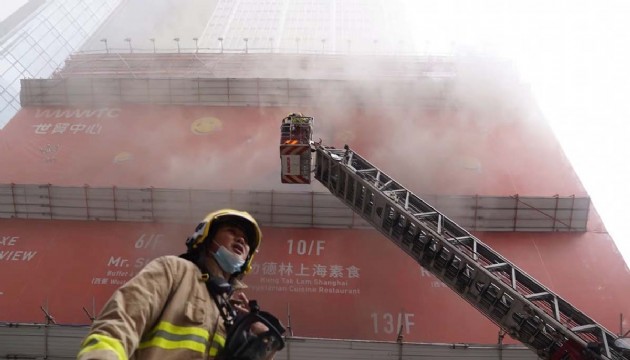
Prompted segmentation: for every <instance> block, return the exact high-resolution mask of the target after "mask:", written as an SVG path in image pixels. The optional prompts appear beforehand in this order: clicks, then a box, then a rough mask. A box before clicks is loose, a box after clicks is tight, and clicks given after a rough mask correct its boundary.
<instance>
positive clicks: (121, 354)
mask: <svg viewBox="0 0 630 360" xmlns="http://www.w3.org/2000/svg"><path fill="white" fill-rule="evenodd" d="M95 350H109V351H112V352H114V353H115V354H116V356H117V357H118V360H127V354H126V353H125V348H124V347H123V345H122V343H121V342H120V341H119V340H117V339H114V338H112V337H109V336H107V335H101V334H92V335H90V336H88V337H87V338H86V339H85V341H83V344H81V351H79V354H78V355H77V356H78V357H80V356H81V355H83V354H86V353H88V352H90V351H95Z"/></svg>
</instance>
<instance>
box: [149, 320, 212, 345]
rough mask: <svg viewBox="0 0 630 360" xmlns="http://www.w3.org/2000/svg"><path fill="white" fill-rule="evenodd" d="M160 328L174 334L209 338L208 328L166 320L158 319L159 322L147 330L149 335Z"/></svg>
mask: <svg viewBox="0 0 630 360" xmlns="http://www.w3.org/2000/svg"><path fill="white" fill-rule="evenodd" d="M160 330H162V331H165V332H167V333H171V334H175V335H194V336H199V337H201V338H203V339H204V340H206V341H207V340H208V339H209V338H210V333H208V330H206V329H204V328H200V327H194V326H177V325H174V324H171V323H169V322H166V321H160V323H158V324H157V325H156V326H155V327H154V328H153V329H151V332H149V336H151V334H152V333H154V332H157V331H160Z"/></svg>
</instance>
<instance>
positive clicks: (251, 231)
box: [186, 209, 262, 274]
mask: <svg viewBox="0 0 630 360" xmlns="http://www.w3.org/2000/svg"><path fill="white" fill-rule="evenodd" d="M225 223H231V224H235V225H237V226H239V227H240V228H241V229H242V230H243V232H244V233H245V237H246V240H247V243H248V245H249V254H247V258H246V259H245V264H243V267H242V268H241V272H242V273H244V274H246V273H248V272H249V271H250V270H251V268H252V267H251V264H252V259H253V258H254V254H255V253H256V251H258V247H259V246H260V240H261V239H262V232H261V231H260V227H258V223H257V222H256V220H255V219H254V218H253V217H252V216H251V215H250V214H249V213H248V212H246V211H239V210H233V209H221V210H217V211H214V212H211V213H209V214H208V215H207V216H206V217H205V218H204V219H203V220H202V221H201V222H200V223H199V225H197V227H196V228H195V232H194V233H193V234H192V235H191V236H190V237H188V239H187V240H186V247H187V248H188V252H189V253H192V252H195V251H197V249H199V247H200V246H201V245H202V244H203V243H204V242H205V241H206V239H208V238H210V239H212V237H214V234H215V233H216V231H217V229H218V225H220V224H225Z"/></svg>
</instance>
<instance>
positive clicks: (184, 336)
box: [139, 321, 225, 356]
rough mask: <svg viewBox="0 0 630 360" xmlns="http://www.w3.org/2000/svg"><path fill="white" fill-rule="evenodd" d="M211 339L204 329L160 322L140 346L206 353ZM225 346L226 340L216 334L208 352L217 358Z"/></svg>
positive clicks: (142, 347)
mask: <svg viewBox="0 0 630 360" xmlns="http://www.w3.org/2000/svg"><path fill="white" fill-rule="evenodd" d="M209 339H210V335H209V332H208V331H207V330H205V329H203V328H198V327H188V326H177V325H173V324H171V323H168V322H165V321H162V322H160V323H159V324H158V325H157V326H155V328H153V330H151V332H150V333H149V335H148V336H147V337H145V340H144V341H143V342H142V343H141V344H140V346H139V348H140V349H146V348H149V347H159V348H162V349H167V350H175V349H187V350H191V351H196V352H200V353H204V352H205V351H206V347H207V346H208V340H209ZM224 346H225V338H224V337H223V336H221V335H218V334H214V336H213V337H212V346H211V347H210V349H209V350H208V352H209V353H210V355H212V356H215V355H216V354H217V353H218V352H219V350H221V349H222V348H223V347H224Z"/></svg>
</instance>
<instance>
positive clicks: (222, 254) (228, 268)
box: [212, 246, 245, 274]
mask: <svg viewBox="0 0 630 360" xmlns="http://www.w3.org/2000/svg"><path fill="white" fill-rule="evenodd" d="M212 255H213V256H214V259H215V260H216V261H217V263H218V264H219V266H220V267H221V269H223V271H225V272H226V273H228V274H234V273H236V272H239V271H241V267H243V265H244V264H245V260H243V259H241V258H240V257H239V256H238V255H236V254H234V253H232V252H231V251H230V250H228V249H226V248H225V247H224V246H219V250H217V252H215V253H214V254H212Z"/></svg>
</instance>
